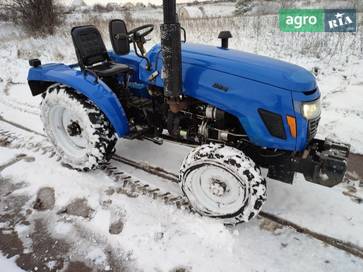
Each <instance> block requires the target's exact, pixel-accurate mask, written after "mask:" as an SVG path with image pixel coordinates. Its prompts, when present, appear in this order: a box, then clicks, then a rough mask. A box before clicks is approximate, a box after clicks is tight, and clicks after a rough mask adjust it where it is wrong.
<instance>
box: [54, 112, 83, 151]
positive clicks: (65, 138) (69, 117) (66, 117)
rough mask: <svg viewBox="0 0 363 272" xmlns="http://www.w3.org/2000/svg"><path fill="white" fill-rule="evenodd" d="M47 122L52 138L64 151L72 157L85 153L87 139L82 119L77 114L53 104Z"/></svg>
mask: <svg viewBox="0 0 363 272" xmlns="http://www.w3.org/2000/svg"><path fill="white" fill-rule="evenodd" d="M49 123H50V126H51V130H52V132H53V134H54V138H55V140H56V142H57V146H59V147H60V148H61V149H62V151H63V152H64V153H66V154H67V155H69V156H70V157H72V158H82V157H83V156H84V155H86V148H87V142H88V141H87V139H88V135H87V134H86V132H85V130H84V128H82V119H81V117H80V116H78V114H77V113H76V112H75V111H73V110H71V109H68V108H65V107H63V106H55V107H53V108H52V109H51V110H50V112H49Z"/></svg>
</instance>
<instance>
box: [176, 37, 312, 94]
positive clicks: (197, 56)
mask: <svg viewBox="0 0 363 272" xmlns="http://www.w3.org/2000/svg"><path fill="white" fill-rule="evenodd" d="M182 48H183V49H182V50H183V51H182V58H183V63H188V64H192V65H198V66H204V67H206V68H207V69H212V70H216V71H220V72H225V73H229V74H231V75H235V76H239V77H243V78H246V79H250V80H254V81H258V82H261V83H265V84H268V85H271V86H275V87H279V88H283V89H286V90H290V91H296V92H305V91H311V90H313V89H315V88H316V87H317V85H316V81H315V78H314V76H313V75H312V74H311V73H310V72H309V71H307V70H306V69H304V68H302V67H300V66H297V65H294V64H291V63H287V62H284V61H279V60H276V59H272V58H269V57H264V56H259V55H255V54H251V53H246V52H242V51H238V50H233V49H221V48H219V47H213V46H207V45H199V44H190V43H186V44H183V47H182Z"/></svg>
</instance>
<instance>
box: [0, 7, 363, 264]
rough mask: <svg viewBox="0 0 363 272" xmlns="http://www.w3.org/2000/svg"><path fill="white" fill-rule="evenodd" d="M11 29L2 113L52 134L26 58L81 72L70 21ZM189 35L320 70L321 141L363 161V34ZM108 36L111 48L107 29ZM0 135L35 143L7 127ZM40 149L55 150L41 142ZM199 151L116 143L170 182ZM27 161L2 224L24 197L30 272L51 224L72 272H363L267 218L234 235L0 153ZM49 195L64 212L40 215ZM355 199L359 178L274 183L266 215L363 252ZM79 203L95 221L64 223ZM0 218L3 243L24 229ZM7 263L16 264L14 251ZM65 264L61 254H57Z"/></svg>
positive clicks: (245, 30)
mask: <svg viewBox="0 0 363 272" xmlns="http://www.w3.org/2000/svg"><path fill="white" fill-rule="evenodd" d="M144 15H145V17H148V16H147V14H144ZM76 17H77V16H74V18H76ZM149 19H150V18H149ZM81 20H85V18H83V17H77V20H74V21H81ZM150 20H151V19H150ZM101 21H102V20H101ZM0 24H1V25H0V41H1V43H0V45H1V46H0V115H1V116H3V117H4V118H6V119H7V120H10V121H13V122H16V123H19V124H22V125H23V126H25V127H28V128H31V129H33V130H35V131H38V132H42V124H41V122H40V118H39V109H38V105H39V103H40V97H32V96H31V95H30V91H29V89H28V87H27V85H26V75H27V69H28V63H27V60H28V59H30V58H34V57H39V58H40V59H41V60H42V62H43V63H46V62H51V61H56V62H65V63H74V62H76V57H75V54H74V49H73V45H72V43H71V39H70V37H69V34H68V32H69V29H70V25H68V24H71V22H68V23H67V25H65V26H63V27H62V28H61V29H59V30H58V32H57V34H56V35H55V36H54V37H46V38H39V39H34V38H31V37H27V36H26V35H25V34H24V33H22V31H21V30H19V29H17V28H15V27H14V26H12V25H9V24H5V23H0ZM102 25H103V24H101V26H102ZM183 25H184V26H185V27H186V29H187V32H188V41H189V42H201V43H208V44H213V45H217V44H219V41H218V39H217V35H218V32H219V31H220V30H224V29H229V30H230V31H231V32H232V35H233V36H234V37H233V39H232V40H231V47H233V48H237V49H240V50H245V51H250V52H255V53H259V54H263V55H268V56H272V57H276V58H280V59H284V60H287V61H290V62H293V63H296V64H299V65H302V66H304V67H306V68H307V69H309V70H316V71H317V79H318V83H319V86H320V89H321V92H322V100H323V115H322V120H321V125H320V128H319V136H321V137H326V136H332V137H334V138H337V139H339V140H342V141H346V142H349V143H351V144H352V149H353V151H354V152H357V153H361V154H363V126H362V124H363V122H362V121H363V111H362V108H363V93H362V92H363V60H362V58H361V56H362V54H363V51H362V48H363V46H362V43H363V33H362V32H360V33H357V34H355V35H352V34H344V33H343V34H337V33H334V34H327V33H314V34H296V33H293V34H291V33H280V32H279V31H278V30H277V29H276V17H273V16H266V17H248V18H216V19H208V20H207V19H198V20H192V21H185V22H183ZM102 30H103V34H104V38H105V40H108V38H107V33H106V30H105V29H102ZM360 31H362V30H360ZM155 32H156V33H155V35H154V36H153V40H152V42H150V43H149V44H152V43H153V42H155V41H157V40H158V36H157V35H158V31H155ZM107 43H108V42H107ZM108 45H109V43H108ZM109 48H110V47H109ZM314 68H315V69H314ZM0 129H5V130H11V131H13V132H16V133H18V134H21V135H25V136H27V135H28V136H29V135H31V134H29V133H28V132H26V131H23V130H19V129H17V128H14V127H13V126H11V125H9V124H6V123H3V122H1V121H0ZM32 141H43V142H44V141H45V140H44V139H43V138H42V137H41V136H39V135H35V136H34V135H33V139H32ZM189 151H190V148H189V147H186V146H181V145H177V144H171V143H165V144H164V145H163V146H157V145H154V144H152V143H150V142H143V141H127V140H120V141H119V142H118V144H117V154H120V155H123V156H126V157H128V158H130V159H133V160H136V161H144V162H149V163H152V164H153V165H156V166H161V167H163V168H165V169H167V170H169V171H171V172H177V170H178V168H179V165H180V163H181V161H182V159H183V158H184V156H185V155H186V154H187V153H188V152H189ZM20 153H25V154H27V155H28V156H33V157H34V158H35V160H34V161H25V160H20V161H18V162H16V163H14V164H12V165H10V166H9V167H7V168H5V169H4V170H2V171H1V172H0V188H3V187H4V186H5V185H6V186H9V188H15V189H12V190H11V189H9V190H8V191H4V192H3V191H2V190H0V193H1V195H0V211H1V214H5V213H6V212H7V211H9V210H10V211H11V209H15V208H16V207H17V206H16V205H15V204H14V202H10V203H13V205H14V207H11V206H9V207H7V206H6V205H5V204H4V203H6V201H7V199H8V197H12V196H15V197H18V198H19V199H21V198H22V196H25V200H24V203H22V205H21V206H20V207H19V211H18V213H19V215H24V216H26V218H27V219H26V221H27V222H28V223H29V224H27V223H25V222H23V223H17V224H15V225H16V227H15V230H16V233H17V235H18V236H19V239H20V240H21V241H22V243H23V249H22V252H20V253H17V254H18V255H19V254H20V256H19V257H18V261H17V264H18V265H21V261H19V260H23V259H26V258H25V257H26V256H27V254H30V253H29V252H32V250H35V248H37V244H36V241H35V239H34V238H32V237H33V236H34V234H33V233H37V232H39V231H37V223H36V222H41V224H44V225H45V233H46V234H47V235H49V236H50V237H51V238H49V239H55V240H57V241H59V243H64V244H66V245H67V247H66V248H67V249H66V250H64V251H62V252H61V253H62V254H64V255H67V256H69V258H68V259H67V260H66V261H65V262H64V267H66V265H67V263H72V262H74V261H78V260H81V261H83V262H85V263H86V265H87V266H88V267H94V268H97V269H98V270H101V271H105V270H109V269H110V268H114V269H113V271H121V269H124V271H138V270H140V271H241V270H243V271H363V261H362V259H360V258H358V257H354V256H352V255H349V254H347V253H345V252H343V251H341V250H338V249H337V248H335V247H331V246H328V245H326V244H324V243H322V242H320V241H318V240H316V239H313V238H311V237H309V236H307V235H304V234H301V233H298V232H296V231H294V230H293V229H290V228H287V227H282V226H280V225H277V224H274V223H273V222H270V221H268V220H266V219H263V218H257V219H255V220H252V221H251V222H250V223H248V224H243V225H239V226H237V227H235V228H227V227H225V226H223V225H221V224H220V223H218V222H215V221H213V220H210V219H207V218H201V217H199V216H195V215H191V214H188V213H186V212H183V211H180V210H176V209H175V208H173V207H170V206H166V205H164V204H163V203H161V202H158V201H153V200H152V199H150V198H147V197H143V196H139V197H138V198H129V197H126V196H124V195H120V194H117V193H115V192H114V193H110V192H112V190H111V189H114V188H117V184H115V183H114V182H113V181H112V180H111V179H110V178H108V177H107V176H105V175H104V173H103V172H101V171H96V172H93V173H79V172H76V171H73V170H70V169H67V168H65V167H62V166H61V165H60V164H59V163H58V162H56V161H55V159H49V158H48V157H47V156H43V155H41V154H40V153H34V152H30V151H29V150H26V149H11V148H8V147H0V165H4V164H6V163H7V162H9V161H11V160H12V159H13V158H15V156H16V155H18V154H20ZM155 154H157V156H155ZM113 163H114V164H115V165H116V166H117V167H120V168H121V169H123V170H124V171H126V172H127V173H129V174H130V175H132V176H134V177H138V178H139V179H142V180H144V181H146V182H148V183H150V184H160V180H159V178H156V177H154V176H151V175H148V174H146V173H145V172H143V171H141V170H136V169H134V168H132V167H130V166H127V165H123V164H120V163H116V162H113ZM0 169H1V168H0ZM361 182H362V181H361ZM7 183H9V184H10V185H7ZM6 186H5V187H6ZM14 186H15V187H14ZM167 186H168V187H167V188H168V190H169V191H173V192H180V191H179V188H178V187H177V186H175V185H167ZM45 187H49V188H52V189H53V190H54V195H55V203H54V207H53V208H52V209H50V210H46V211H36V210H34V209H32V207H33V204H34V201H35V199H36V194H37V192H38V191H39V189H41V188H45ZM347 192H348V193H349V194H347ZM352 194H353V195H354V196H356V197H358V198H359V197H360V198H362V197H363V188H362V187H361V185H360V182H359V180H357V181H350V182H349V183H343V184H341V185H339V186H337V187H334V188H331V189H329V188H323V187H321V186H318V185H315V184H311V183H308V182H306V181H305V180H304V179H303V177H302V176H300V175H298V176H297V177H296V180H295V183H294V185H287V184H283V183H280V182H277V181H274V180H268V200H267V203H266V204H265V206H264V208H263V210H264V211H267V212H270V213H273V214H275V215H278V216H280V217H282V218H285V219H287V220H290V221H292V222H294V223H296V224H299V225H301V226H303V227H306V228H309V229H311V230H313V231H316V232H319V233H323V234H326V235H329V236H332V237H335V238H338V239H342V240H344V241H347V242H351V243H353V244H356V245H358V246H360V247H363V236H362V234H361V233H362V227H363V206H362V205H363V204H362V203H360V202H359V201H358V202H357V201H354V198H352V197H351V195H352ZM75 199H86V203H87V206H88V208H89V210H90V211H91V212H90V214H89V216H87V217H86V218H83V217H79V216H74V215H68V214H58V213H57V212H58V211H60V210H62V209H63V208H64V207H65V206H67V205H69V204H70V203H72V202H73V201H75ZM2 201H5V202H2ZM15 210H16V209H15ZM29 210H30V211H31V212H30V214H28V213H29ZM1 214H0V228H1V230H2V234H3V235H2V236H1V235H0V238H1V237H5V235H6V234H7V233H6V231H5V232H4V230H10V229H11V228H13V227H14V226H12V225H13V224H11V223H10V221H9V219H6V218H5V217H3V216H2V215H1ZM7 220H8V221H7ZM115 220H120V221H121V222H122V223H123V230H122V232H121V233H120V234H118V235H114V234H110V233H109V227H110V225H111V224H112V222H114V221H115ZM52 241H53V240H52ZM1 242H2V241H0V249H1V248H2V247H1V246H2V245H1ZM59 250H60V249H59ZM3 254H6V255H7V256H14V255H11V254H10V255H9V254H8V253H7V252H3ZM57 254H60V253H59V252H58V251H57ZM55 255H56V254H55ZM48 257H49V256H48V255H47V257H46V258H47V259H46V260H43V259H42V260H39V258H38V259H37V258H35V260H34V261H33V262H31V265H30V266H31V268H30V269H33V270H34V271H35V270H39V271H42V270H41V267H40V266H39V264H44V265H45V266H44V267H48V270H51V268H49V267H57V265H60V263H61V261H60V260H59V259H57V258H55V259H52V260H50V259H48ZM115 260H116V262H115ZM15 261H16V255H15V257H13V258H12V259H6V260H5V259H4V257H0V267H1V269H0V270H1V271H2V270H4V269H5V270H4V271H17V270H15V269H16V266H15V264H14V262H15ZM19 263H20V264H19ZM115 263H117V265H118V266H115ZM27 267H29V266H27ZM28 269H29V268H28ZM177 269H180V270H177ZM182 269H184V270H182ZM70 271H71V270H70ZM73 271H76V270H73Z"/></svg>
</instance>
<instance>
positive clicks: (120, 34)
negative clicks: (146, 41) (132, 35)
mask: <svg viewBox="0 0 363 272" xmlns="http://www.w3.org/2000/svg"><path fill="white" fill-rule="evenodd" d="M109 32H110V40H111V44H112V47H113V51H114V52H115V53H116V54H118V55H127V54H128V53H130V41H129V36H128V35H127V28H126V24H125V22H124V21H123V20H120V19H115V20H111V21H110V23H109Z"/></svg>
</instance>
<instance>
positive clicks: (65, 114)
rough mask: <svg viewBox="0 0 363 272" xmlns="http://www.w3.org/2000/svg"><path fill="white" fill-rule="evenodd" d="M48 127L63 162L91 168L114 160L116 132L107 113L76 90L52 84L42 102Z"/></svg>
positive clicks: (43, 115) (45, 122)
mask: <svg viewBox="0 0 363 272" xmlns="http://www.w3.org/2000/svg"><path fill="white" fill-rule="evenodd" d="M41 118H42V121H43V124H44V130H45V132H46V133H47V135H48V137H49V139H50V141H51V142H52V143H53V145H54V146H55V148H56V151H57V153H58V154H59V155H60V156H61V158H62V161H63V163H65V164H67V165H69V166H71V167H72V168H74V169H77V170H83V171H87V170H91V169H95V168H97V167H98V166H99V165H100V164H103V163H105V162H107V161H108V160H109V159H111V157H112V154H113V153H114V147H115V144H116V141H117V139H116V136H115V131H114V129H113V128H112V126H111V124H110V122H109V121H108V120H107V118H106V117H105V116H104V114H103V113H102V112H101V111H100V110H99V109H98V108H97V107H96V106H95V105H93V104H92V103H91V102H90V101H89V100H88V99H87V98H86V97H84V96H83V95H81V94H79V93H77V92H76V91H75V90H73V89H71V88H68V87H65V86H61V85H53V86H51V87H50V88H49V89H48V90H47V92H46V94H45V97H44V99H43V101H42V104H41Z"/></svg>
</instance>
